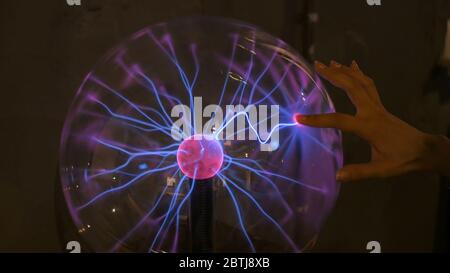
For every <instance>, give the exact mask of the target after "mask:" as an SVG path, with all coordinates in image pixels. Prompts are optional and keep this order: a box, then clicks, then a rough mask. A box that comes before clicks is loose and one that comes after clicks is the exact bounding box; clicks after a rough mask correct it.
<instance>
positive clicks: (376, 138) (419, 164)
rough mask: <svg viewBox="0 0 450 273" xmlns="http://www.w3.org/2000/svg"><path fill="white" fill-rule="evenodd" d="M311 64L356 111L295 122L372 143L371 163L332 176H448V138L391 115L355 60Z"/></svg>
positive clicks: (343, 178) (299, 118) (340, 178)
mask: <svg viewBox="0 0 450 273" xmlns="http://www.w3.org/2000/svg"><path fill="white" fill-rule="evenodd" d="M315 68H316V71H317V72H318V73H319V75H321V76H322V77H323V78H325V79H326V80H328V81H329V82H330V83H331V84H333V85H334V86H336V87H339V88H341V89H343V90H344V91H345V92H346V93H347V95H348V97H349V98H350V100H351V101H352V103H353V104H354V105H355V107H356V114H355V115H354V116H352V115H348V114H343V113H329V114H321V115H300V114H297V115H296V120H297V122H299V123H301V124H304V125H308V126H313V127H332V128H337V129H340V130H342V131H346V132H350V133H354V134H356V135H358V136H360V137H361V138H363V139H365V140H366V141H368V142H369V144H370V146H371V154H372V156H371V161H370V162H368V163H362V164H353V165H346V166H344V167H343V168H342V169H341V170H339V171H338V173H337V175H336V179H337V180H338V181H355V180H361V179H367V178H385V177H390V176H396V175H400V174H404V173H407V172H412V171H431V170H437V171H441V172H442V173H444V174H447V175H448V174H449V173H448V172H449V170H450V163H449V162H450V161H449V157H450V144H449V140H448V139H447V138H445V137H441V136H433V135H429V134H426V133H423V132H421V131H419V130H417V129H416V128H414V127H412V126H410V125H409V124H407V123H405V122H404V121H402V120H400V119H399V118H397V117H395V116H394V115H392V114H391V113H389V112H388V111H387V110H386V109H385V108H384V106H383V104H382V103H381V100H380V97H379V94H378V91H377V88H376V86H375V83H374V82H373V80H372V79H371V78H369V77H368V76H367V75H365V74H364V73H363V72H362V71H361V70H360V69H359V67H358V65H357V64H356V62H355V61H353V62H352V64H351V66H349V67H348V66H345V65H341V64H339V63H337V62H334V61H332V62H331V63H330V65H329V66H326V65H324V64H323V63H320V62H316V63H315Z"/></svg>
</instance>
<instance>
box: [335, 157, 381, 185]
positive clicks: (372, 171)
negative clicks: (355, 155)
mask: <svg viewBox="0 0 450 273" xmlns="http://www.w3.org/2000/svg"><path fill="white" fill-rule="evenodd" d="M387 170H388V165H387V164H386V163H385V162H371V163H364V164H352V165H347V166H344V167H343V168H342V169H340V170H339V171H338V173H337V174H336V180H337V181H340V182H350V181H357V180H363V179H370V178H380V177H383V176H385V175H386V173H387Z"/></svg>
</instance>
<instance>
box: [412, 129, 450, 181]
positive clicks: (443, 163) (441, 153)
mask: <svg viewBox="0 0 450 273" xmlns="http://www.w3.org/2000/svg"><path fill="white" fill-rule="evenodd" d="M423 144H424V145H423V149H422V154H421V156H420V158H421V159H420V162H421V164H419V165H420V170H422V171H433V172H438V173H439V174H441V175H445V176H449V177H450V140H449V139H448V138H447V137H445V136H442V135H432V134H425V135H424V136H423Z"/></svg>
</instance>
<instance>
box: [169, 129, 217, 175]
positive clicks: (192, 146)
mask: <svg viewBox="0 0 450 273" xmlns="http://www.w3.org/2000/svg"><path fill="white" fill-rule="evenodd" d="M177 162H178V166H179V167H180V169H181V171H182V172H183V173H184V174H185V175H186V176H187V177H189V178H192V179H199V180H202V179H208V178H211V177H214V176H215V175H216V174H217V172H218V171H219V170H220V168H221V167H222V163H223V149H222V146H221V145H220V143H219V141H217V140H215V139H214V138H209V137H205V136H203V135H194V136H191V137H189V138H187V139H185V140H184V141H183V142H182V143H181V144H180V147H179V148H178V151H177Z"/></svg>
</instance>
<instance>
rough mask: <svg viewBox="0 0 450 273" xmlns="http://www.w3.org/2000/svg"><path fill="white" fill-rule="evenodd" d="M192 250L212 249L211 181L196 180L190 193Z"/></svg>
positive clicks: (203, 250)
mask: <svg viewBox="0 0 450 273" xmlns="http://www.w3.org/2000/svg"><path fill="white" fill-rule="evenodd" d="M190 214H191V217H190V219H191V242H192V252H194V253H210V252H212V251H213V181H212V179H207V180H196V181H195V188H194V191H193V192H192V195H191V211H190Z"/></svg>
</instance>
